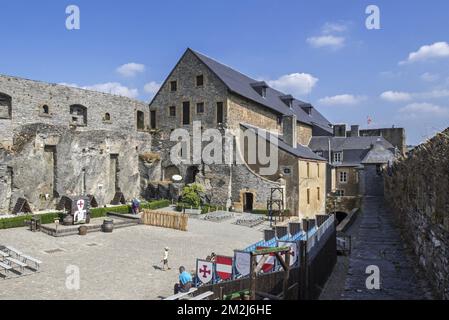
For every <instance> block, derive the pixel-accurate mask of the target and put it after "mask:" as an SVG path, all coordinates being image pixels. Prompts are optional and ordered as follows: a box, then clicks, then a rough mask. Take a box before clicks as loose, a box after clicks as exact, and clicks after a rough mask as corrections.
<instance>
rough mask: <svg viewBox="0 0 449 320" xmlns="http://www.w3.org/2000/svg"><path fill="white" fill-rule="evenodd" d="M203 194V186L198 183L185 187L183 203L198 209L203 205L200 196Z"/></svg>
mask: <svg viewBox="0 0 449 320" xmlns="http://www.w3.org/2000/svg"><path fill="white" fill-rule="evenodd" d="M203 192H204V188H203V186H202V185H200V184H198V183H192V184H190V185H188V186H185V187H184V189H183V190H182V197H181V198H182V202H183V203H185V204H186V205H187V206H192V207H195V208H198V207H199V206H200V205H201V197H200V194H201V193H203Z"/></svg>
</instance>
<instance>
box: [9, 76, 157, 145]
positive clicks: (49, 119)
mask: <svg viewBox="0 0 449 320" xmlns="http://www.w3.org/2000/svg"><path fill="white" fill-rule="evenodd" d="M0 93H3V94H6V95H9V96H10V97H11V98H12V99H11V100H12V101H11V111H12V112H11V113H12V114H11V115H12V117H11V119H0V143H2V144H4V145H11V143H12V139H13V136H14V131H17V129H20V127H22V126H25V125H29V124H33V123H44V124H48V125H57V126H66V127H69V126H75V127H76V130H77V131H89V130H109V131H116V132H136V131H137V111H140V112H143V114H144V117H145V119H144V129H147V127H148V124H149V112H148V106H147V105H146V104H145V103H143V102H139V101H136V100H132V99H129V98H126V97H120V96H115V95H111V94H105V93H100V92H95V91H89V90H82V89H77V88H72V87H67V86H62V85H57V84H48V83H44V82H39V81H32V80H27V79H20V78H15V77H10V76H2V75H0ZM75 105H81V106H83V107H85V108H86V124H85V125H84V123H83V120H84V119H82V118H83V117H82V116H78V115H76V114H73V113H72V114H71V112H70V107H71V106H75ZM44 106H46V108H47V110H48V113H45V109H46V108H44ZM107 113H108V114H109V116H110V120H107V117H106V114H107ZM73 118H78V119H77V120H78V121H77V122H76V123H75V122H74V120H73Z"/></svg>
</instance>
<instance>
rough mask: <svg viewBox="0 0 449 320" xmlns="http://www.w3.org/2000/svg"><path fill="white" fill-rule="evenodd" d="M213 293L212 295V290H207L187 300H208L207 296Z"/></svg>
mask: <svg viewBox="0 0 449 320" xmlns="http://www.w3.org/2000/svg"><path fill="white" fill-rule="evenodd" d="M213 295H214V293H213V292H212V291H208V292H205V293H202V294H200V295H198V296H196V297H193V298H191V299H189V300H197V301H199V300H208V299H207V298H209V297H211V296H213Z"/></svg>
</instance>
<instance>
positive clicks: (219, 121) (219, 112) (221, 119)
mask: <svg viewBox="0 0 449 320" xmlns="http://www.w3.org/2000/svg"><path fill="white" fill-rule="evenodd" d="M223 111H224V110H223V102H217V124H223V122H224V114H223Z"/></svg>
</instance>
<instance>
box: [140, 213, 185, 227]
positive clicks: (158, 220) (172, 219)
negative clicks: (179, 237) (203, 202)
mask: <svg viewBox="0 0 449 320" xmlns="http://www.w3.org/2000/svg"><path fill="white" fill-rule="evenodd" d="M188 222H189V216H188V215H187V214H182V213H177V212H161V211H151V210H144V212H143V214H142V223H143V224H145V225H149V226H155V227H162V228H168V229H175V230H181V231H187V225H188Z"/></svg>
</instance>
